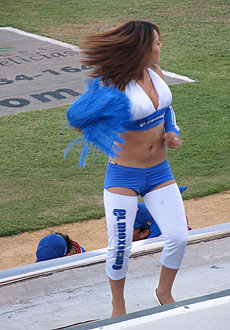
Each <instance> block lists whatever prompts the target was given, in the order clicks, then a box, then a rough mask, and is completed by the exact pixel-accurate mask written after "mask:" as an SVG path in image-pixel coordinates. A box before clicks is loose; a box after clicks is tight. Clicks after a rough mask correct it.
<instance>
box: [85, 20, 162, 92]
mask: <svg viewBox="0 0 230 330" xmlns="http://www.w3.org/2000/svg"><path fill="white" fill-rule="evenodd" d="M154 30H155V31H156V32H157V33H158V35H160V32H159V29H158V27H157V26H156V25H155V24H153V23H150V22H146V21H130V22H127V23H125V24H123V25H121V26H120V27H117V28H116V29H114V30H111V31H108V32H104V33H100V34H91V35H88V36H86V38H85V40H84V41H83V43H82V44H81V54H82V59H81V62H82V64H84V65H88V66H92V71H91V73H90V74H89V75H90V76H91V77H94V78H96V77H102V78H101V79H102V81H103V82H104V83H106V82H107V81H110V83H111V84H114V85H116V87H117V88H119V89H120V90H121V91H124V89H125V86H126V85H127V84H128V83H129V82H130V81H131V80H135V81H137V80H139V79H141V78H142V76H143V71H144V68H145V67H146V65H147V59H148V56H149V54H150V52H151V49H152V46H153V41H154V34H153V32H154Z"/></svg>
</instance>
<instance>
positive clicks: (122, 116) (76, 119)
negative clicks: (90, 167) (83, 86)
mask: <svg viewBox="0 0 230 330" xmlns="http://www.w3.org/2000/svg"><path fill="white" fill-rule="evenodd" d="M129 110H130V101H129V99H128V97H127V96H126V95H125V93H123V92H121V91H120V90H119V89H117V88H115V86H110V87H108V86H106V85H104V84H103V83H102V82H101V81H100V78H97V79H95V80H92V79H91V80H89V83H88V88H87V91H86V92H85V93H84V94H83V95H82V96H81V97H80V98H79V99H77V100H76V101H75V102H74V103H73V104H72V105H71V106H70V107H69V108H68V110H67V121H68V124H69V125H70V126H71V127H75V128H78V129H79V130H81V131H82V133H83V135H82V136H81V137H79V138H77V139H76V140H75V141H74V142H73V143H71V145H70V146H69V147H68V148H67V150H66V151H65V157H66V155H67V153H68V152H69V150H70V149H71V148H72V147H73V146H74V145H75V144H77V143H81V150H82V151H81V157H80V161H79V166H82V165H83V167H84V166H85V163H86V157H87V154H88V153H89V152H91V151H98V150H99V151H102V152H104V153H105V154H106V155H107V156H111V157H115V156H117V154H116V150H120V149H119V148H118V147H117V146H116V145H115V142H118V143H123V140H122V139H121V137H120V136H119V133H121V132H125V131H126V129H125V123H127V121H129V120H131V113H130V111H129Z"/></svg>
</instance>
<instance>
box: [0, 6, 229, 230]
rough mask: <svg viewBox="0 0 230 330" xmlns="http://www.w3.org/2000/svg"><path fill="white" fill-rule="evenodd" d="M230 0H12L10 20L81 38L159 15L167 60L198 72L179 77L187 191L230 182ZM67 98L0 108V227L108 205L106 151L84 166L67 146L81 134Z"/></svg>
mask: <svg viewBox="0 0 230 330" xmlns="http://www.w3.org/2000/svg"><path fill="white" fill-rule="evenodd" d="M229 14H230V5H229V1H224V0H216V1H214V0H212V1H209V0H207V1H198V0H196V1H190V0H186V1H183V0H175V1H170V0H161V1H148V0H143V1H141V2H140V1H139V0H138V1H137V0H134V1H123V0H122V1H121V0H119V1H116V2H114V1H111V0H109V1H108V0H107V1H102V0H98V1H95V2H93V1H88V0H84V1H82V0H81V1H76V0H68V1H63V0H59V1H57V0H52V1H50V0H47V1H41V0H36V1H34V0H30V1H29V0H28V1H26V0H21V1H16V0H14V1H13V0H7V1H6V0H2V1H1V11H0V26H1V27H4V26H11V27H15V28H19V29H22V30H25V31H27V32H31V33H36V34H40V35H44V36H47V37H51V38H54V39H57V40H61V41H64V42H69V43H72V44H76V45H78V44H79V38H80V37H81V36H82V35H84V33H86V32H89V31H91V32H94V31H103V30H106V29H109V28H110V27H115V26H116V25H118V24H120V23H122V22H124V21H127V20H130V19H145V20H150V21H152V22H155V23H156V24H157V25H159V27H160V30H161V34H162V39H163V48H162V52H161V53H162V55H161V58H162V60H161V67H162V69H163V70H167V71H171V72H175V73H178V74H182V75H187V76H189V77H190V78H192V79H194V80H196V82H195V83H191V84H188V83H186V84H180V85H175V86H173V87H172V88H171V90H172V93H173V106H174V109H175V111H176V114H177V122H178V124H179V126H180V127H181V130H182V133H181V137H182V139H183V148H182V149H180V150H179V151H169V161H170V164H171V167H172V170H173V173H174V175H175V177H176V179H177V182H178V184H179V185H187V186H188V189H187V191H186V192H185V193H184V194H183V197H184V199H189V198H193V197H200V196H205V195H209V194H213V193H217V192H221V191H226V190H229V189H230V175H229V174H230V171H229V170H230V167H229V163H230V159H229V155H230V148H229V132H230V123H229V104H230V100H229V86H230V79H229V55H230V48H229V45H230V40H229V36H230V29H229V26H230V24H229V23H230V22H229V21H230V19H229V17H230V15H229ZM66 109H67V107H59V108H54V109H49V110H42V111H32V112H27V113H20V114H18V115H13V116H3V117H0V127H1V129H0V153H1V156H0V173H1V177H0V221H1V222H0V223H1V226H0V236H7V235H13V234H17V233H21V232H24V231H32V230H37V229H41V228H45V227H47V226H54V225H60V224H63V223H67V222H76V221H82V220H86V219H90V218H100V217H102V216H103V215H104V209H103V201H102V188H103V179H104V172H105V166H106V160H105V157H104V156H103V155H99V156H98V157H97V159H96V160H95V162H93V161H92V160H91V161H89V160H88V161H87V165H86V167H85V169H79V168H78V165H77V163H78V154H77V152H76V151H75V150H74V149H72V150H71V151H70V153H69V154H68V156H67V158H66V160H64V157H63V152H64V150H65V147H66V146H67V145H68V143H69V142H71V141H73V139H74V138H75V136H76V134H75V133H74V131H72V130H65V131H64V134H63V135H62V136H61V140H60V142H59V141H58V134H59V131H60V128H61V126H62V125H63V124H65V113H66Z"/></svg>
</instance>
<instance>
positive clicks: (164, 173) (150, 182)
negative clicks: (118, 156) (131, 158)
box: [104, 159, 174, 197]
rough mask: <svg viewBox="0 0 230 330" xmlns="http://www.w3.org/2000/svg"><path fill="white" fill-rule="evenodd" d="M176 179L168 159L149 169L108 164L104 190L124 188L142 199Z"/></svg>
mask: <svg viewBox="0 0 230 330" xmlns="http://www.w3.org/2000/svg"><path fill="white" fill-rule="evenodd" d="M172 179H174V176H173V175H172V172H171V169H170V166H169V163H168V159H166V160H165V161H163V162H162V163H160V164H157V165H155V166H153V167H149V168H135V167H127V166H121V165H117V164H112V163H110V162H108V164H107V169H106V173H105V182H104V189H107V188H110V187H124V188H130V189H133V190H135V191H136V193H137V194H138V195H141V196H142V197H143V196H145V195H146V194H147V193H148V192H150V191H152V190H153V189H154V188H156V187H157V186H159V185H160V184H162V183H164V182H166V181H168V180H172Z"/></svg>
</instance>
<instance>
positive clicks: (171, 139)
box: [163, 132, 182, 150]
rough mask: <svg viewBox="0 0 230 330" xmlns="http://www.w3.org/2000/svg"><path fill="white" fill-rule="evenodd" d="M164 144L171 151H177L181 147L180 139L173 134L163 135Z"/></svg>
mask: <svg viewBox="0 0 230 330" xmlns="http://www.w3.org/2000/svg"><path fill="white" fill-rule="evenodd" d="M163 140H164V143H165V144H167V146H168V147H169V148H171V149H175V150H178V149H180V148H181V146H182V141H181V139H180V137H179V136H178V135H177V134H176V133H175V132H166V133H164V135H163Z"/></svg>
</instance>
